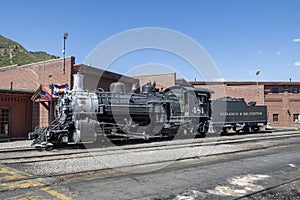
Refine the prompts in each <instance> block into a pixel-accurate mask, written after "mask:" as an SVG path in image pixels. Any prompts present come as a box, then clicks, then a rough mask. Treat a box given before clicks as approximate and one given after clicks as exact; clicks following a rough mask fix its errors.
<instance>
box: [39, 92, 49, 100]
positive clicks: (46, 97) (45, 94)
mask: <svg viewBox="0 0 300 200" xmlns="http://www.w3.org/2000/svg"><path fill="white" fill-rule="evenodd" d="M40 98H41V99H44V100H47V101H51V95H50V94H49V93H48V92H47V91H45V90H43V89H41V90H40Z"/></svg>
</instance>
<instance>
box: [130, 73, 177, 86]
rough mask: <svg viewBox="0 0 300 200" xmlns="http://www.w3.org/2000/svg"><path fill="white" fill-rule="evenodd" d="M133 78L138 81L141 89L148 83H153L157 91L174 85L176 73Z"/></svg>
mask: <svg viewBox="0 0 300 200" xmlns="http://www.w3.org/2000/svg"><path fill="white" fill-rule="evenodd" d="M134 78H136V79H138V80H139V82H140V87H141V88H142V86H143V85H145V84H147V83H149V82H151V83H153V82H154V81H155V82H156V88H158V89H160V88H163V89H166V88H168V87H171V86H174V85H176V73H169V74H154V75H143V76H134Z"/></svg>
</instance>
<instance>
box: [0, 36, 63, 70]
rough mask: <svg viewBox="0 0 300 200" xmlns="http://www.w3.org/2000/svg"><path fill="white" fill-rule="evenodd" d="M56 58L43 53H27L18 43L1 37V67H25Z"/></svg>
mask: <svg viewBox="0 0 300 200" xmlns="http://www.w3.org/2000/svg"><path fill="white" fill-rule="evenodd" d="M54 58H58V57H56V56H53V55H49V54H47V53H46V52H42V51H38V52H30V51H27V50H26V49H25V48H24V47H22V45H20V44H18V43H17V42H14V41H12V40H10V39H8V38H6V37H4V36H2V35H0V67H4V66H9V65H15V64H18V65H24V64H28V63H34V62H39V61H43V60H50V59H54Z"/></svg>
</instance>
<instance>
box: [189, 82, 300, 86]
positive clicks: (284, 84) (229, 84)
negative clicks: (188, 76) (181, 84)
mask: <svg viewBox="0 0 300 200" xmlns="http://www.w3.org/2000/svg"><path fill="white" fill-rule="evenodd" d="M190 83H191V85H227V86H235V85H256V84H258V85H268V86H286V85H294V86H300V82H280V81H259V82H256V81H244V82H243V81H224V82H222V81H190Z"/></svg>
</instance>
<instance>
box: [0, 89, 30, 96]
mask: <svg viewBox="0 0 300 200" xmlns="http://www.w3.org/2000/svg"><path fill="white" fill-rule="evenodd" d="M34 92H35V91H34V90H28V89H24V90H23V89H16V90H15V89H13V90H10V89H0V93H6V94H30V95H32V94H34Z"/></svg>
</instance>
